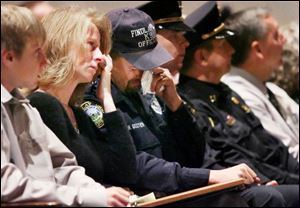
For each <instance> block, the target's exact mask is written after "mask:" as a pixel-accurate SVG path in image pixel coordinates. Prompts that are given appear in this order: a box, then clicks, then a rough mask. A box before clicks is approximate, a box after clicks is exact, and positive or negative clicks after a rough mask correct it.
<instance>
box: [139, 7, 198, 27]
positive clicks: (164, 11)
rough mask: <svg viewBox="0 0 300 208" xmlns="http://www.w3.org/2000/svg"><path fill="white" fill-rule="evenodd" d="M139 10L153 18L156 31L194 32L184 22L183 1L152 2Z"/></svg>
mask: <svg viewBox="0 0 300 208" xmlns="http://www.w3.org/2000/svg"><path fill="white" fill-rule="evenodd" d="M137 9H139V10H142V11H143V12H145V13H147V14H148V15H149V16H150V17H151V18H152V20H153V22H154V24H155V28H156V30H162V29H169V30H176V31H194V30H193V29H192V28H191V27H189V26H187V25H186V24H184V22H183V17H182V3H181V1H151V2H149V3H146V4H144V5H142V6H139V7H137Z"/></svg>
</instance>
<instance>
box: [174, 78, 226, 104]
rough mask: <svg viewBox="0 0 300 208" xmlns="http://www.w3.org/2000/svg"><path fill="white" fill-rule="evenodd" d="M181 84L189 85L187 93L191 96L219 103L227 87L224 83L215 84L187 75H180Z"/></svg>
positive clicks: (186, 89) (186, 88)
mask: <svg viewBox="0 0 300 208" xmlns="http://www.w3.org/2000/svg"><path fill="white" fill-rule="evenodd" d="M179 85H183V86H184V85H187V87H185V94H188V95H189V96H191V97H195V98H201V99H202V100H204V101H205V102H208V103H217V102H218V100H219V97H220V95H221V93H222V92H223V91H224V90H226V88H227V86H226V85H225V84H223V83H220V84H213V83H209V82H204V81H201V80H197V79H194V78H191V77H188V76H185V75H180V81H179Z"/></svg>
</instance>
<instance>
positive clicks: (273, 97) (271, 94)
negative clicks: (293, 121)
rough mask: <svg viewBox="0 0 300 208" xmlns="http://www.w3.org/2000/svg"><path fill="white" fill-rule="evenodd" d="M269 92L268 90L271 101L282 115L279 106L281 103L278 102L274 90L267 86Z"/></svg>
mask: <svg viewBox="0 0 300 208" xmlns="http://www.w3.org/2000/svg"><path fill="white" fill-rule="evenodd" d="M267 92H268V96H269V100H270V102H271V103H272V104H273V106H274V107H275V108H276V110H277V111H278V113H279V114H280V115H281V116H282V114H281V111H280V107H279V103H278V101H277V99H276V97H275V95H274V94H273V92H272V91H271V90H270V89H269V88H267Z"/></svg>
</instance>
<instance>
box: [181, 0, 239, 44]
mask: <svg viewBox="0 0 300 208" xmlns="http://www.w3.org/2000/svg"><path fill="white" fill-rule="evenodd" d="M184 22H185V24H187V25H188V26H190V27H192V28H193V29H194V30H195V31H196V32H195V33H192V32H187V33H186V34H185V37H186V38H187V40H188V41H189V42H190V45H195V44H200V43H202V42H204V41H206V40H208V39H213V38H214V39H224V38H230V37H232V36H234V35H235V34H234V32H233V31H231V30H228V29H226V28H225V25H224V23H223V22H222V21H221V19H220V13H219V9H218V6H217V3H216V1H209V2H206V3H205V4H203V5H202V6H200V7H199V8H198V9H196V10H195V11H194V12H192V13H191V14H190V15H188V16H187V17H186V19H185V20H184Z"/></svg>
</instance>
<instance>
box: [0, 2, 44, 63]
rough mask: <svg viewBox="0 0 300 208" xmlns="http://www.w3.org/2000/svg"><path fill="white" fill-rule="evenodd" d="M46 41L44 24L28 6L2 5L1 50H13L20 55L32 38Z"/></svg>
mask: <svg viewBox="0 0 300 208" xmlns="http://www.w3.org/2000/svg"><path fill="white" fill-rule="evenodd" d="M33 38H34V39H38V41H41V42H42V43H44V42H45V39H46V33H45V29H44V27H43V25H42V24H41V23H40V21H39V20H38V19H37V18H36V17H35V16H34V14H33V13H32V12H31V11H30V10H29V9H27V8H24V7H19V6H15V5H8V4H7V5H1V51H2V50H3V49H7V50H11V51H13V52H14V53H15V54H16V56H17V57H20V56H21V55H22V53H23V50H24V48H25V46H26V43H27V42H28V41H29V40H30V39H33Z"/></svg>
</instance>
